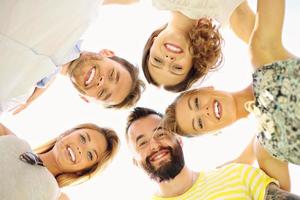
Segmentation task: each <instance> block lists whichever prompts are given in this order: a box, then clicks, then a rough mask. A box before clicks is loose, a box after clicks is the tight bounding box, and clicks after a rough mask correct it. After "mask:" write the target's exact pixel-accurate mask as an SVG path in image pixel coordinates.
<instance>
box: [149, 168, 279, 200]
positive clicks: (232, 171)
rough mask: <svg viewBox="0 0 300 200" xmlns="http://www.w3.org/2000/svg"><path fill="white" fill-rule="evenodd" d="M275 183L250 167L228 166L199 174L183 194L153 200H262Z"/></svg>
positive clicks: (258, 170) (154, 197)
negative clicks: (269, 187) (270, 185)
mask: <svg viewBox="0 0 300 200" xmlns="http://www.w3.org/2000/svg"><path fill="white" fill-rule="evenodd" d="M272 182H274V183H277V181H275V180H274V179H272V178H270V177H269V176H267V175H266V174H265V173H264V172H263V171H262V170H260V169H257V168H254V167H252V166H250V165H242V164H236V163H234V164H229V165H226V166H224V167H222V168H219V169H215V170H213V171H210V172H200V173H199V177H198V179H197V181H196V182H195V183H194V185H193V186H192V187H191V188H190V189H189V190H188V191H187V192H185V193H184V194H182V195H180V196H177V197H170V198H161V197H157V196H153V198H152V199H153V200H179V199H180V200H199V199H209V200H213V199H255V200H263V199H264V196H265V191H266V188H267V186H268V185H269V184H270V183H272Z"/></svg>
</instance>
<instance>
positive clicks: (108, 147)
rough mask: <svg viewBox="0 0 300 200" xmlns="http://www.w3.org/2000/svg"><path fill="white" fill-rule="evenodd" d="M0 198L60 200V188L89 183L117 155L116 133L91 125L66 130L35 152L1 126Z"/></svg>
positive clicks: (63, 196) (62, 196)
mask: <svg viewBox="0 0 300 200" xmlns="http://www.w3.org/2000/svg"><path fill="white" fill-rule="evenodd" d="M0 135H1V136H0V153H1V158H0V171H1V173H0V182H1V188H0V199H7V200H15V199H23V200H35V199H36V200H41V199H42V200H44V199H45V200H57V199H59V200H63V199H67V197H66V195H64V194H62V193H61V192H60V188H62V187H65V186H69V185H73V184H78V183H81V182H84V181H87V180H89V179H90V178H91V177H93V176H95V175H96V174H97V173H99V172H101V171H102V170H103V169H104V168H105V167H106V166H107V165H108V164H109V163H110V161H111V160H112V159H113V157H114V156H115V155H116V152H117V149H118V145H119V139H118V136H117V135H116V133H115V132H114V131H113V130H111V129H107V128H100V127H98V126H96V125H94V124H81V125H78V126H76V127H74V128H72V129H70V130H67V131H65V132H64V133H63V134H61V135H60V136H58V137H56V138H54V139H52V140H50V141H49V142H47V143H46V144H44V145H42V146H40V147H38V148H37V149H35V150H34V151H32V150H31V148H30V146H29V145H28V144H27V143H26V142H25V141H24V140H21V139H19V138H18V137H16V136H15V135H13V133H12V132H11V131H10V130H8V129H7V128H6V127H5V126H4V125H2V124H0Z"/></svg>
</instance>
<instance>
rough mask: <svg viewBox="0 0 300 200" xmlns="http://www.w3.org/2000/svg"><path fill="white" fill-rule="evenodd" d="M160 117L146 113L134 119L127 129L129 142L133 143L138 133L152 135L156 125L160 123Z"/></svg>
mask: <svg viewBox="0 0 300 200" xmlns="http://www.w3.org/2000/svg"><path fill="white" fill-rule="evenodd" d="M160 122H161V118H160V117H159V116H158V115H154V114H152V115H148V116H146V117H143V118H141V119H138V120H136V121H134V122H133V123H132V124H131V126H130V127H129V129H128V139H129V142H130V143H133V144H134V143H135V140H136V138H137V137H139V136H140V135H145V136H147V135H152V133H153V131H154V130H155V128H156V127H158V126H159V125H160Z"/></svg>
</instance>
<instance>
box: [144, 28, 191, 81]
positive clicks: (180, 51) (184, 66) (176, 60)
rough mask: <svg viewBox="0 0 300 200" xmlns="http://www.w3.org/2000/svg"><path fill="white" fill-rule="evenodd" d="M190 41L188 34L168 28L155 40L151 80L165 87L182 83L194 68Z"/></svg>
mask: <svg viewBox="0 0 300 200" xmlns="http://www.w3.org/2000/svg"><path fill="white" fill-rule="evenodd" d="M189 49H190V39H189V38H188V37H187V35H186V33H183V32H181V31H179V30H176V29H173V28H169V27H167V28H166V29H164V30H163V31H162V32H160V33H159V35H158V36H157V37H156V38H155V39H154V42H153V45H152V47H151V49H150V54H149V59H148V70H149V73H150V76H151V78H152V79H153V80H154V81H155V82H156V83H157V84H158V85H163V86H173V85H177V84H178V83H180V82H182V81H183V80H184V79H185V78H186V76H187V74H188V72H189V71H190V69H191V67H192V60H193V58H192V55H191V53H190V50H189Z"/></svg>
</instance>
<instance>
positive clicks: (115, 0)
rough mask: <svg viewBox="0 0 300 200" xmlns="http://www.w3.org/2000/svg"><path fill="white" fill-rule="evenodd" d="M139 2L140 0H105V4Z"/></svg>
mask: <svg viewBox="0 0 300 200" xmlns="http://www.w3.org/2000/svg"><path fill="white" fill-rule="evenodd" d="M136 2H139V0H103V3H102V4H103V5H107V4H124V5H125V4H132V3H136Z"/></svg>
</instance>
